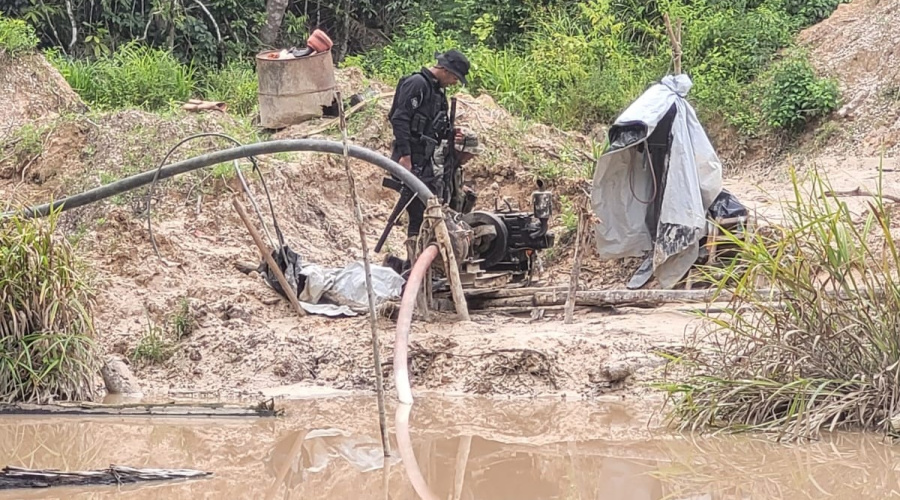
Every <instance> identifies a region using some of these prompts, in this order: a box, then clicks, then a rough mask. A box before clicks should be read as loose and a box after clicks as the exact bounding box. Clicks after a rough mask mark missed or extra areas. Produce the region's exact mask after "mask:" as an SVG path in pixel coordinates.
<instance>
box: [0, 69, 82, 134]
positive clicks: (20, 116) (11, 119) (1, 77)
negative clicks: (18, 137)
mask: <svg viewBox="0 0 900 500" xmlns="http://www.w3.org/2000/svg"><path fill="white" fill-rule="evenodd" d="M0 109H2V110H3V112H2V114H0V142H6V141H4V140H3V138H4V137H6V136H7V135H9V134H10V133H11V132H12V131H14V130H16V129H18V128H19V127H21V126H23V125H26V124H29V123H31V124H33V123H40V122H44V121H47V120H52V119H53V118H54V117H56V116H59V115H61V114H64V113H66V112H70V111H84V110H85V109H87V108H86V107H85V105H84V103H83V102H81V99H80V98H79V97H78V94H76V93H75V91H73V90H72V88H71V87H70V86H69V84H68V83H67V82H66V80H65V79H64V78H63V77H62V75H60V74H59V72H58V71H56V68H54V67H53V66H52V65H50V63H49V62H47V60H46V59H45V58H44V56H42V55H41V54H26V55H21V56H16V57H13V56H10V55H8V54H6V53H0Z"/></svg>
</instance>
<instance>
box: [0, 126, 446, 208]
mask: <svg viewBox="0 0 900 500" xmlns="http://www.w3.org/2000/svg"><path fill="white" fill-rule="evenodd" d="M298 151H308V152H315V153H330V154H334V155H343V154H344V145H343V143H340V142H336V141H326V140H321V139H285V140H280V141H266V142H258V143H255V144H248V145H246V146H241V147H236V148H231V149H223V150H221V151H216V152H214V153H208V154H205V155H201V156H196V157H194V158H190V159H187V160H184V161H180V162H178V163H173V164H171V165H167V166H165V167H163V168H161V169H159V170H158V171H157V170H151V171H149V172H144V173H142V174H137V175H133V176H131V177H126V178H124V179H122V180H119V181H116V182H113V183H111V184H107V185H105V186H101V187H98V188H94V189H91V190H88V191H85V192H83V193H80V194H76V195H74V196H69V197H67V198H63V199H61V200H59V201H55V202H53V203H45V204H43V205H39V206H36V207H31V208H27V209H25V210H22V211H11V212H6V213H4V214H0V218H6V217H10V216H14V215H21V216H23V217H46V216H47V215H48V214H49V213H50V211H51V210H60V211H66V210H71V209H73V208H78V207H81V206H84V205H88V204H90V203H94V202H96V201H100V200H102V199H104V198H109V197H111V196H115V195H117V194H121V193H124V192H126V191H130V190H132V189H137V188H139V187H141V186H144V185H146V184H150V183H151V182H153V180H154V177H157V178H159V179H167V178H169V177H173V176H176V175H178V174H183V173H185V172H190V171H192V170H197V169H200V168H203V167H209V166H212V165H218V164H219V163H225V162H229V161H232V160H237V159H239V158H246V157H249V156H259V155H265V154H274V153H286V152H298ZM349 154H350V156H352V157H354V158H356V159H359V160H363V161H365V162H368V163H371V164H373V165H375V166H377V167H381V168H382V169H384V170H386V171H387V172H388V173H390V174H391V175H393V176H395V177H397V178H398V179H400V182H402V183H403V184H406V185H407V186H408V187H409V188H410V189H412V191H413V192H414V193H415V194H416V195H417V196H418V197H419V199H420V200H422V201H423V202H424V201H425V200H427V199H429V198H431V197H433V196H434V194H433V193H432V192H431V191H430V190H429V189H428V188H427V187H426V186H425V184H423V183H422V181H420V180H419V179H418V178H417V177H416V176H414V175H413V174H412V172H410V171H409V170H406V169H405V168H403V167H402V166H401V165H400V164H398V163H397V162H395V161H393V160H391V159H390V158H388V157H386V156H384V155H382V154H380V153H377V152H375V151H372V150H370V149H366V148H363V147H360V146H350V148H349ZM157 173H158V176H157Z"/></svg>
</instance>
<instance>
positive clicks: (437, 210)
mask: <svg viewBox="0 0 900 500" xmlns="http://www.w3.org/2000/svg"><path fill="white" fill-rule="evenodd" d="M439 203H440V202H438V200H437V197H432V198H429V199H428V206H427V210H428V212H429V216H430V217H432V218H433V220H434V221H435V224H434V235H435V237H436V238H437V243H438V247H439V248H440V250H441V257H442V258H443V260H444V266H445V269H446V271H447V278H448V280H449V281H450V293H451V294H452V295H453V303H454V304H455V305H456V314H457V315H458V316H459V320H460V321H470V319H469V306H468V305H467V304H466V296H465V294H464V293H463V288H462V281H461V280H460V277H459V264H458V263H457V262H456V254H454V253H453V245H452V243H451V241H450V232H449V231H448V230H447V223H446V222H445V221H444V214H443V212H442V211H441V205H440V204H439Z"/></svg>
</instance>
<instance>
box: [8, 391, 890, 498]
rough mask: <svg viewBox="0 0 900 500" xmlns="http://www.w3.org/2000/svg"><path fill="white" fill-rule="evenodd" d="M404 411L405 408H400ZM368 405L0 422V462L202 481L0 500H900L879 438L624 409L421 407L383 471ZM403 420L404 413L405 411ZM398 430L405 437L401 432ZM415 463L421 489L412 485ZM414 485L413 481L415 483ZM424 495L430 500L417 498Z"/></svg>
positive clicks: (438, 403) (426, 403)
mask: <svg viewBox="0 0 900 500" xmlns="http://www.w3.org/2000/svg"><path fill="white" fill-rule="evenodd" d="M407 411H408V408H407ZM375 415H376V413H375V405H374V402H373V401H371V400H370V399H355V398H346V399H341V400H330V401H304V402H296V403H291V405H290V406H289V409H288V416H287V417H285V418H284V419H266V420H255V421H248V420H228V421H208V420H203V421H194V420H190V421H189V420H169V421H163V420H135V419H115V418H111V419H93V420H82V419H66V418H54V419H49V418H47V419H34V418H10V417H4V418H0V465H5V464H11V465H20V466H26V467H47V468H49V467H56V468H62V469H68V470H76V469H79V470H84V469H92V468H102V467H106V466H108V465H109V464H110V463H115V464H123V465H132V466H137V467H169V468H179V467H187V468H196V469H203V470H211V471H213V472H214V473H215V476H214V477H213V478H212V479H208V480H200V481H192V482H184V483H164V484H163V483H161V484H155V485H140V486H129V487H127V488H126V487H123V488H121V489H118V490H117V489H116V488H111V487H100V488H78V489H50V490H45V491H24V490H17V491H6V492H0V499H12V498H16V499H22V498H24V499H32V498H33V499H37V498H41V499H53V498H58V499H66V500H74V499H111V498H116V499H123V498H124V499H140V500H150V499H152V500H159V499H162V498H165V499H243V498H248V499H279V500H281V499H301V498H302V499H304V500H310V499H345V498H346V499H378V500H383V499H388V498H389V499H393V500H415V499H418V498H422V497H424V494H421V495H420V493H417V492H424V491H426V489H427V491H430V492H431V493H432V494H433V495H434V498H437V499H440V500H475V499H478V500H481V499H491V500H512V499H516V500H530V499H542V500H554V499H559V500H562V499H566V500H598V499H602V500H617V499H622V500H624V499H629V500H661V499H667V500H668V499H672V500H687V499H691V500H699V499H709V500H717V499H723V500H724V499H745V498H752V499H756V498H760V499H769V498H799V499H819V498H837V499H842V498H847V499H868V498H873V499H874V498H877V499H882V498H891V497H892V496H900V472H898V470H896V467H895V465H894V464H895V463H900V462H898V456H897V452H896V450H895V448H894V447H892V446H891V445H890V444H886V443H883V442H882V441H881V440H880V439H879V438H878V437H875V436H866V435H848V434H842V435H836V436H833V437H830V438H829V439H827V440H823V441H821V442H814V443H808V444H800V445H794V446H785V445H778V444H774V443H772V442H769V441H764V440H761V439H751V438H748V437H716V438H695V439H691V438H689V437H683V436H671V435H664V434H659V435H655V434H654V433H651V432H650V431H647V430H646V429H645V428H644V426H643V424H644V420H642V419H640V418H638V419H635V418H633V417H631V416H630V413H629V411H628V410H627V409H625V408H624V407H617V406H609V405H600V404H587V403H560V402H541V401H527V402H521V401H516V402H494V403H490V404H488V403H484V402H477V401H475V402H473V401H472V400H466V399H460V400H428V399H422V400H419V401H417V402H416V405H415V406H414V407H413V408H412V414H411V415H407V416H408V417H409V418H410V420H411V423H410V433H411V436H410V439H409V441H408V442H407V441H405V440H404V439H403V436H402V435H398V434H400V433H399V432H398V433H395V434H394V438H395V446H394V449H395V450H397V451H402V452H404V455H405V454H406V453H407V452H409V451H412V452H414V454H415V464H413V463H412V461H411V460H407V461H406V462H404V463H403V464H398V461H399V457H392V459H391V460H389V461H388V465H389V466H388V467H387V468H385V467H383V459H382V457H381V444H380V437H379V433H378V425H377V418H375ZM398 416H400V417H403V414H402V412H401V413H399V414H398ZM398 423H399V424H401V425H398V426H397V429H396V430H397V431H401V430H402V420H401V421H399V422H398ZM413 465H418V471H419V473H420V477H421V482H419V481H411V475H410V474H409V473H408V470H410V467H411V466H413ZM414 483H415V484H414ZM426 494H427V493H426Z"/></svg>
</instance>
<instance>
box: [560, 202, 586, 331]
mask: <svg viewBox="0 0 900 500" xmlns="http://www.w3.org/2000/svg"><path fill="white" fill-rule="evenodd" d="M589 220H590V217H588V216H586V215H585V214H584V211H580V213H579V214H578V225H577V226H576V227H575V257H574V259H573V262H572V272H571V274H570V275H569V293H568V296H567V297H566V314H565V320H564V323H565V324H567V325H571V324H572V322H574V321H575V294H576V292H577V291H578V275H579V274H580V273H581V258H582V255H584V249H583V248H582V246H583V242H582V241H581V240H582V239H585V235H584V233H586V232H587V231H586V229H587V228H585V227H584V226H585V225H586V222H587V221H589Z"/></svg>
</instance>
